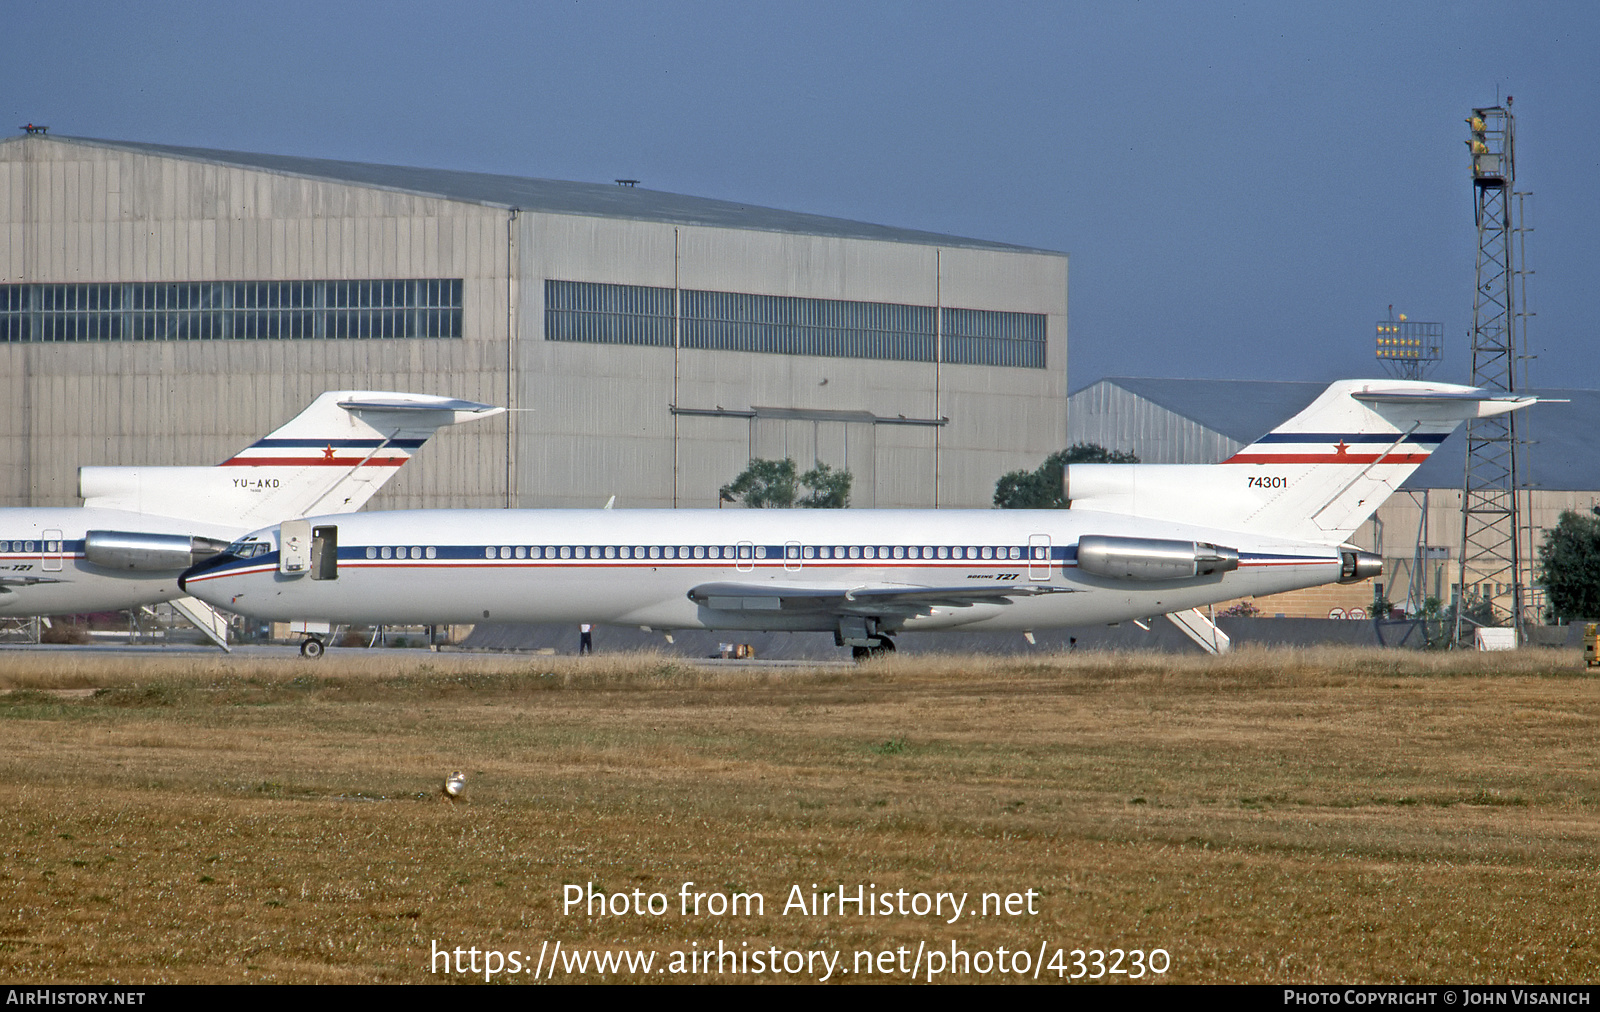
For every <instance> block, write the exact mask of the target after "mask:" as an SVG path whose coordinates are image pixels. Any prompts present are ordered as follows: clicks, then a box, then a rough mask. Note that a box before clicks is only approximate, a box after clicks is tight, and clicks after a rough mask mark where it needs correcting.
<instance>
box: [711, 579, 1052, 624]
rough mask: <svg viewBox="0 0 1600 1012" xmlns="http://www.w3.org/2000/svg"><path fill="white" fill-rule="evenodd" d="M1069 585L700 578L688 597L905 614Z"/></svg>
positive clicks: (732, 607)
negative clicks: (702, 580) (722, 580)
mask: <svg viewBox="0 0 1600 1012" xmlns="http://www.w3.org/2000/svg"><path fill="white" fill-rule="evenodd" d="M1072 592H1073V591H1072V588H1070V587H1052V586H1040V585H1026V586H1015V587H1014V586H993V587H981V586H980V587H973V586H958V587H924V586H917V585H915V584H873V585H866V586H854V587H842V586H833V587H829V586H826V585H821V586H818V585H792V584H791V585H784V584H772V583H702V584H700V585H699V586H697V587H694V588H693V589H691V590H690V591H689V599H690V600H691V601H693V602H694V603H696V604H698V605H702V606H704V607H707V608H712V609H715V610H717V611H749V612H827V613H830V614H834V615H860V616H874V617H884V616H887V615H893V616H896V617H899V618H909V617H911V616H913V615H926V614H928V613H930V612H931V611H932V610H933V609H935V608H970V607H972V606H973V605H979V604H1010V603H1011V601H1012V599H1013V598H1018V597H1036V596H1038V595H1040V594H1070V593H1072Z"/></svg>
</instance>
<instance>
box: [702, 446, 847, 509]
mask: <svg viewBox="0 0 1600 1012" xmlns="http://www.w3.org/2000/svg"><path fill="white" fill-rule="evenodd" d="M798 471H799V468H797V467H796V466H795V463H794V461H793V460H789V459H787V458H785V459H783V460H763V459H761V458H757V459H755V460H752V461H751V462H750V466H749V467H747V468H745V469H744V470H743V471H741V472H740V473H739V477H737V478H735V479H733V481H732V482H730V483H728V484H726V485H724V486H722V488H721V490H720V491H719V494H720V495H721V497H722V501H723V502H737V503H743V504H744V505H745V507H747V508H749V509H788V508H789V507H792V506H803V507H806V508H809V509H844V508H845V507H846V506H849V505H850V480H851V479H850V472H849V471H835V470H834V469H833V468H831V467H829V466H828V465H827V464H823V463H820V462H819V463H818V464H817V466H816V467H814V468H812V469H811V470H809V471H807V472H806V473H805V474H801V475H799V476H798V477H797V476H796V474H797V472H798ZM802 486H803V487H805V488H806V489H809V490H810V494H808V495H806V496H805V497H804V498H800V489H801V487H802Z"/></svg>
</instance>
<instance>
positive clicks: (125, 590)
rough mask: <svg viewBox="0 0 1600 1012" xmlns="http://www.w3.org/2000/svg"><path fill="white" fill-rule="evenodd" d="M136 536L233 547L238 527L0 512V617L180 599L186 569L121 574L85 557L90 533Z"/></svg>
mask: <svg viewBox="0 0 1600 1012" xmlns="http://www.w3.org/2000/svg"><path fill="white" fill-rule="evenodd" d="M96 530H102V531H137V532H141V533H147V534H172V535H181V536H195V535H198V536H201V537H208V538H215V539H217V540H218V541H223V542H226V541H231V540H232V539H234V538H236V537H238V536H239V535H240V534H242V533H244V530H243V529H242V528H240V527H238V526H237V525H229V524H216V523H207V522H204V521H199V520H186V519H180V518H176V517H162V516H152V515H150V514H148V513H133V512H128V511H125V510H110V509H95V508H88V507H81V506H58V507H38V508H28V507H24V508H16V509H0V615H63V614H81V613H84V612H96V611H117V610H120V609H123V608H132V607H135V606H137V605H142V604H155V603H157V602H160V601H170V600H172V599H173V598H177V597H182V596H183V592H182V591H181V590H179V589H178V577H179V576H181V575H183V568H184V567H177V568H173V569H168V570H161V571H149V570H118V569H110V568H106V567H104V566H98V565H95V564H94V563H92V562H90V561H88V559H86V558H85V557H84V538H85V535H86V534H87V533H88V532H89V531H96Z"/></svg>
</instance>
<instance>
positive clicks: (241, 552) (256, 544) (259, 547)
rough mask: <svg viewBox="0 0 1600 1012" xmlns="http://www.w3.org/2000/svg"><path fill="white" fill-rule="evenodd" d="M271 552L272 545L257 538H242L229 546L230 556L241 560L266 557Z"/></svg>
mask: <svg viewBox="0 0 1600 1012" xmlns="http://www.w3.org/2000/svg"><path fill="white" fill-rule="evenodd" d="M270 551H272V545H270V544H269V543H267V542H265V541H262V540H261V539H259V538H257V537H255V536H251V537H248V538H240V539H239V540H238V541H235V542H234V543H233V544H231V545H229V546H228V554H229V555H233V556H237V557H238V558H241V559H253V558H255V557H256V556H258V555H266V554H267V553H268V552H270Z"/></svg>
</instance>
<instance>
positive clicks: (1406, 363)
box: [1377, 306, 1444, 380]
mask: <svg viewBox="0 0 1600 1012" xmlns="http://www.w3.org/2000/svg"><path fill="white" fill-rule="evenodd" d="M1377 353H1378V361H1379V363H1381V364H1382V365H1383V368H1384V369H1385V371H1387V372H1388V373H1389V375H1391V376H1393V377H1395V378H1396V379H1408V380H1419V379H1426V378H1427V375H1428V373H1429V372H1431V371H1432V370H1433V367H1434V366H1436V365H1438V364H1439V362H1440V360H1442V359H1443V358H1444V324H1442V323H1421V322H1419V321H1417V320H1408V319H1406V314H1404V313H1401V314H1400V317H1399V319H1396V318H1395V315H1394V307H1393V306H1390V307H1389V318H1388V319H1387V320H1379V321H1378V337H1377Z"/></svg>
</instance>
